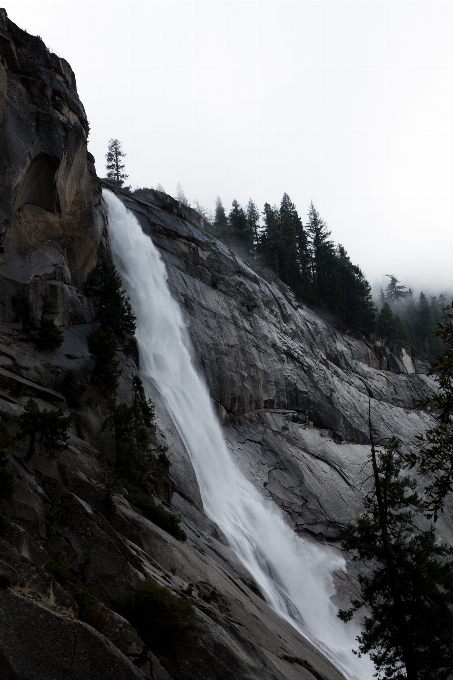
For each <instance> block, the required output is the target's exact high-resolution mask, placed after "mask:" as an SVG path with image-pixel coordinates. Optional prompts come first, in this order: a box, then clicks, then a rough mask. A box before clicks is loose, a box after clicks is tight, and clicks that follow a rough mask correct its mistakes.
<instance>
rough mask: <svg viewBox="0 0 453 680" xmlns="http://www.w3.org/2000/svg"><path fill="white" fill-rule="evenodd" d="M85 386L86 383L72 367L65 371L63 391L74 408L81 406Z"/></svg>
mask: <svg viewBox="0 0 453 680" xmlns="http://www.w3.org/2000/svg"><path fill="white" fill-rule="evenodd" d="M84 388H85V386H84V384H83V383H82V381H81V379H80V377H79V376H78V374H77V373H76V372H75V371H71V370H70V369H68V370H67V371H65V374H64V378H63V382H62V392H63V394H64V396H65V398H66V401H67V402H68V404H69V406H72V407H73V408H77V407H78V406H80V402H81V399H82V394H83V391H84Z"/></svg>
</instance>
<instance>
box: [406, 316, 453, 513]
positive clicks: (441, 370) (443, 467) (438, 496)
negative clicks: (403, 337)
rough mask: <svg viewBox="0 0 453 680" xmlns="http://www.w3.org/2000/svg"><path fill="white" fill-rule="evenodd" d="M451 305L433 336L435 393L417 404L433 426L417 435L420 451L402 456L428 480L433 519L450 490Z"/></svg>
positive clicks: (452, 436)
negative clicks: (436, 343) (437, 346)
mask: <svg viewBox="0 0 453 680" xmlns="http://www.w3.org/2000/svg"><path fill="white" fill-rule="evenodd" d="M452 309H453V306H451V305H450V306H448V307H447V310H446V314H447V321H446V322H444V323H440V324H439V326H438V329H437V331H436V332H435V335H436V337H437V338H439V339H440V340H441V342H442V344H443V346H444V347H445V350H444V352H443V354H442V355H440V356H439V357H438V358H437V359H436V361H435V362H434V363H433V365H432V368H431V371H430V373H431V374H434V375H435V376H436V382H437V384H438V386H439V390H438V391H437V392H436V393H435V394H433V396H432V397H429V398H427V399H425V400H424V401H422V402H421V403H420V404H419V405H420V406H421V407H424V408H429V409H431V410H432V411H433V412H434V413H435V415H436V418H437V421H438V422H437V425H436V426H435V427H433V428H431V429H429V430H427V432H425V433H424V434H423V435H419V436H417V439H418V442H419V445H420V450H419V451H418V452H416V453H411V454H408V455H407V456H406V460H407V462H408V464H409V466H410V467H414V466H417V470H418V472H419V473H420V474H421V475H424V476H426V478H427V479H428V482H427V486H426V489H425V491H426V495H427V498H428V506H429V510H430V512H431V514H432V516H433V517H434V520H435V521H436V520H437V517H438V514H439V512H441V511H443V508H444V503H445V499H446V497H447V496H448V495H449V494H450V493H451V491H452V489H453V312H452V311H451V310H452Z"/></svg>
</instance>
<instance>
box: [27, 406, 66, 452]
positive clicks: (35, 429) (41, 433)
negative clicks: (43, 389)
mask: <svg viewBox="0 0 453 680" xmlns="http://www.w3.org/2000/svg"><path fill="white" fill-rule="evenodd" d="M71 420H72V417H71V416H65V415H64V413H63V411H62V410H61V409H58V411H48V410H43V411H41V409H40V408H39V406H38V404H37V403H36V401H35V400H34V399H29V400H28V401H27V403H26V404H25V408H24V410H23V412H22V414H21V415H20V416H19V425H20V431H19V434H18V435H17V436H18V439H24V438H25V437H30V441H29V445H28V451H27V453H26V455H25V456H24V460H25V461H26V462H28V461H29V460H30V459H31V457H32V456H33V454H34V453H35V447H36V442H37V441H38V442H39V444H40V447H41V449H42V450H43V451H45V452H46V453H48V454H49V455H50V456H53V457H56V456H57V455H58V454H59V453H61V452H62V451H64V450H65V449H66V447H67V445H68V441H69V434H68V428H69V425H70V424H71Z"/></svg>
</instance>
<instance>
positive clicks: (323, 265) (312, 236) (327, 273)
mask: <svg viewBox="0 0 453 680" xmlns="http://www.w3.org/2000/svg"><path fill="white" fill-rule="evenodd" d="M307 229H308V235H309V242H310V251H311V266H312V283H313V289H314V293H315V296H316V297H317V299H318V300H319V301H320V302H324V304H327V306H331V305H332V303H333V298H334V297H335V278H336V277H335V274H336V271H335V264H336V262H335V249H334V245H333V243H332V241H331V240H330V239H329V236H330V231H329V230H328V229H327V225H326V223H325V222H324V220H323V219H321V217H320V216H319V213H318V211H317V210H316V208H315V206H314V205H313V202H312V203H311V204H310V209H309V211H308V225H307Z"/></svg>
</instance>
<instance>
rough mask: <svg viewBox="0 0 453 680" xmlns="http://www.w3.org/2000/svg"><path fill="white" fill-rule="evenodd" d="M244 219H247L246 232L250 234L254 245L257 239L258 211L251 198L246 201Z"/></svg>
mask: <svg viewBox="0 0 453 680" xmlns="http://www.w3.org/2000/svg"><path fill="white" fill-rule="evenodd" d="M246 220H247V232H248V233H249V234H250V236H251V240H252V242H253V244H254V246H255V247H256V245H257V243H258V241H259V221H260V212H259V210H258V208H257V206H256V205H255V203H254V202H253V201H252V199H251V198H250V199H249V202H248V203H247V208H246Z"/></svg>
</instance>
